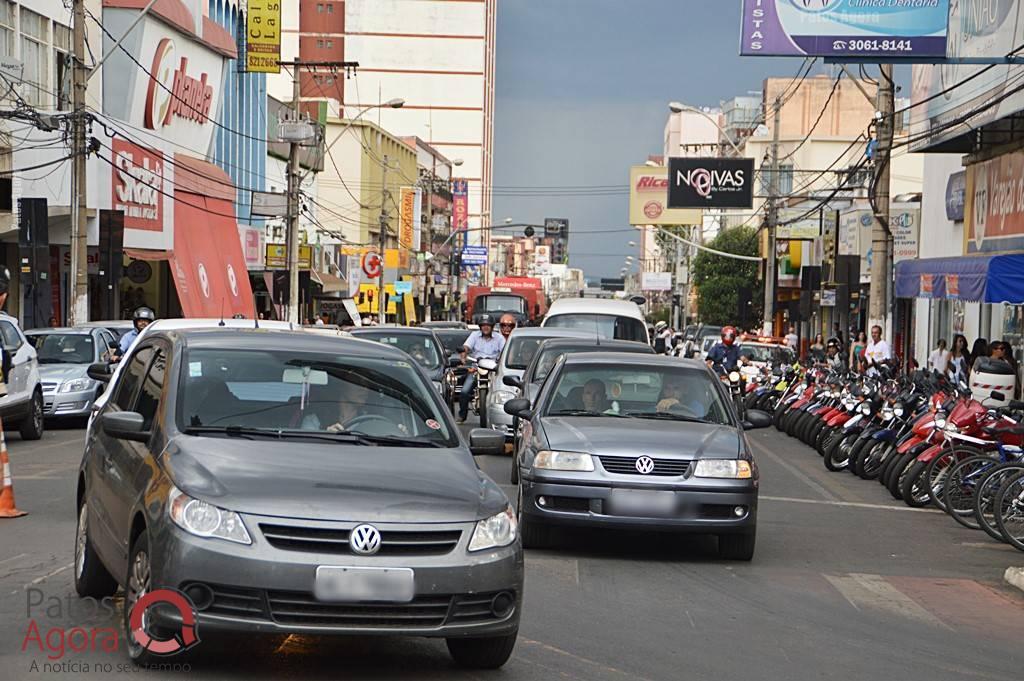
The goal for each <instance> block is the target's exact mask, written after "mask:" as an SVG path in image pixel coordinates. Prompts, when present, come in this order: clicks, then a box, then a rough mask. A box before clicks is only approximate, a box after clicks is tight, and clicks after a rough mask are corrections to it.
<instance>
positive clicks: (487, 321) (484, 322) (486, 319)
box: [477, 314, 494, 327]
mask: <svg viewBox="0 0 1024 681" xmlns="http://www.w3.org/2000/svg"><path fill="white" fill-rule="evenodd" d="M477 325H478V326H491V327H493V326H494V317H492V316H491V315H489V314H484V315H480V321H479V322H477Z"/></svg>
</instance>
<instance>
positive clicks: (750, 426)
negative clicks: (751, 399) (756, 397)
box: [743, 409, 772, 430]
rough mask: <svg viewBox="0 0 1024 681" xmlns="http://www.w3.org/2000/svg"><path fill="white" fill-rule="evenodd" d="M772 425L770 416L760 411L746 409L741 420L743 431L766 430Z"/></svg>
mask: <svg viewBox="0 0 1024 681" xmlns="http://www.w3.org/2000/svg"><path fill="white" fill-rule="evenodd" d="M771 424H772V415H771V414H769V413H768V412H766V411H761V410H760V409H748V410H747V413H746V418H744V419H743V430H755V429H757V428H767V427H768V426H770V425H771Z"/></svg>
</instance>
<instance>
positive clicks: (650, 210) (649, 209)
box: [644, 201, 664, 220]
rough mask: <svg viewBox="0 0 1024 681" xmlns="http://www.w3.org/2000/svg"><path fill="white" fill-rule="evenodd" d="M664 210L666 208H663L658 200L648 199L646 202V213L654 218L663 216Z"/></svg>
mask: <svg viewBox="0 0 1024 681" xmlns="http://www.w3.org/2000/svg"><path fill="white" fill-rule="evenodd" d="M663 212H664V208H662V207H661V204H660V203H658V202H657V201H648V202H647V203H645V204H644V215H646V216H647V217H649V218H650V219H652V220H653V219H655V218H658V217H661V214H662V213H663Z"/></svg>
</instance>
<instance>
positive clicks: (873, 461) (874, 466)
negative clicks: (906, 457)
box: [859, 442, 896, 480]
mask: <svg viewBox="0 0 1024 681" xmlns="http://www.w3.org/2000/svg"><path fill="white" fill-rule="evenodd" d="M895 452H896V446H895V445H894V444H892V443H891V442H876V443H875V446H874V447H872V448H871V451H869V452H868V455H867V456H865V457H864V462H863V465H862V466H861V471H860V473H859V475H860V477H861V478H863V479H864V480H874V479H875V478H877V477H878V475H879V473H881V472H882V467H883V466H885V464H886V463H888V462H889V459H890V458H891V457H892V455H893V454H894V453H895Z"/></svg>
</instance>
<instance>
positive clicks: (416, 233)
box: [412, 187, 430, 251]
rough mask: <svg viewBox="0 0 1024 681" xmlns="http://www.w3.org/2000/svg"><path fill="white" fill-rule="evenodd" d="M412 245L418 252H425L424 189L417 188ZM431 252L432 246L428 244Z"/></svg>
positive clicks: (413, 213) (413, 211)
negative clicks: (423, 244) (423, 245)
mask: <svg viewBox="0 0 1024 681" xmlns="http://www.w3.org/2000/svg"><path fill="white" fill-rule="evenodd" d="M412 216H413V219H412V245H413V248H415V249H416V250H417V251H420V250H423V248H422V246H421V244H422V243H423V218H422V216H423V188H422V187H416V202H415V205H414V206H413V209H412ZM427 250H430V244H427Z"/></svg>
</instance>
